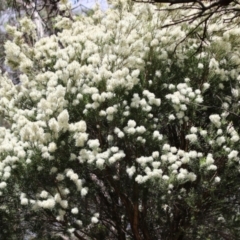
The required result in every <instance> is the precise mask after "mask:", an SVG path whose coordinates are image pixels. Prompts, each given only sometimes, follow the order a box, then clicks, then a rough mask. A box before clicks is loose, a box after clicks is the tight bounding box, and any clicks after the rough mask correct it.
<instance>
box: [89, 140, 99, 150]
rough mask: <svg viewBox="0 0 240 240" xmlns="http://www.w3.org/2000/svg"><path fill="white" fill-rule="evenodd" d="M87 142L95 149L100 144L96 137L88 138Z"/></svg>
mask: <svg viewBox="0 0 240 240" xmlns="http://www.w3.org/2000/svg"><path fill="white" fill-rule="evenodd" d="M87 144H88V146H89V147H90V148H92V149H96V148H98V147H99V146H100V143H99V140H98V139H90V140H88V142H87Z"/></svg>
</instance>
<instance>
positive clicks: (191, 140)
mask: <svg viewBox="0 0 240 240" xmlns="http://www.w3.org/2000/svg"><path fill="white" fill-rule="evenodd" d="M186 139H188V140H189V141H190V142H191V143H194V142H196V141H197V139H198V138H197V135H196V134H194V133H192V134H188V135H187V136H186Z"/></svg>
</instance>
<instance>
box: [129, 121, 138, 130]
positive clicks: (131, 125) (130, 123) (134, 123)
mask: <svg viewBox="0 0 240 240" xmlns="http://www.w3.org/2000/svg"><path fill="white" fill-rule="evenodd" d="M136 125H137V124H136V122H135V121H134V120H129V121H128V127H129V128H134V127H135V126H136Z"/></svg>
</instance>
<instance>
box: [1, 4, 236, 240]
mask: <svg viewBox="0 0 240 240" xmlns="http://www.w3.org/2000/svg"><path fill="white" fill-rule="evenodd" d="M177 14H181V12H178V13H177ZM171 19H172V16H171V14H169V13H167V12H161V11H155V8H154V7H152V6H151V5H143V4H132V3H131V2H130V3H128V2H126V1H118V2H116V3H115V5H114V6H113V8H112V9H109V11H108V12H107V13H106V14H104V13H103V12H101V11H99V10H96V11H94V12H93V15H91V16H75V17H73V18H72V19H70V18H66V17H58V18H57V20H56V25H55V27H56V28H57V29H58V30H59V32H58V33H57V34H56V35H55V34H52V35H51V36H49V37H45V38H42V39H40V40H38V38H37V34H36V32H35V25H34V24H33V23H32V22H31V21H30V20H29V19H27V18H24V19H22V20H21V21H20V23H19V24H20V25H19V27H18V28H16V27H10V28H9V33H10V34H11V36H12V39H13V40H12V41H7V42H6V44H5V51H6V63H7V64H8V65H9V66H10V67H11V68H13V69H16V70H18V71H19V72H20V73H21V74H20V81H21V84H20V85H18V86H14V85H13V84H12V81H11V80H9V79H8V77H7V76H6V75H2V76H1V88H0V112H1V114H2V115H3V116H4V118H5V120H6V121H8V124H9V128H7V127H1V129H0V130H1V131H0V143H1V144H0V157H1V162H0V189H1V196H0V204H1V205H0V211H1V214H0V216H10V217H11V216H12V219H14V218H13V217H15V216H17V215H16V214H17V213H18V214H19V215H18V216H21V218H22V219H24V221H22V226H21V229H22V231H27V230H28V231H30V232H33V233H35V234H36V239H41V238H43V239H46V238H47V239H50V237H52V238H66V236H68V237H69V238H70V239H120V240H125V239H136V240H141V239H144V240H145V239H149V240H150V239H151V240H152V239H159V238H160V239H166V240H168V239H169V240H181V239H189V240H190V239H195V238H200V239H237V238H238V237H239V236H240V233H239V230H240V229H239V194H238V189H239V187H240V186H239V181H237V179H238V178H239V62H240V58H239V41H238V38H239V31H238V29H237V28H231V29H226V30H225V32H224V34H222V32H221V31H222V30H223V29H222V25H221V21H223V20H222V19H220V18H216V19H212V20H211V21H210V22H209V24H210V25H209V31H211V32H210V33H211V34H209V35H208V36H207V37H206V42H205V44H204V45H202V48H201V49H199V43H200V42H201V39H199V38H198V37H197V35H194V34H189V33H190V32H191V31H192V29H194V28H195V27H196V26H198V24H199V22H200V21H201V19H199V20H197V21H196V22H194V23H193V24H192V25H188V24H186V23H184V22H183V23H181V24H180V25H178V26H169V27H167V28H162V26H164V25H166V24H167V23H168V22H169V21H171ZM198 21H199V22H198ZM199 31H202V30H201V29H200V30H199ZM185 36H189V37H188V38H186V40H185V41H181V39H183V38H184V37H185ZM29 38H31V40H32V44H29V41H27V40H28V39H29ZM176 43H178V47H176ZM6 198H7V199H6ZM7 200H8V201H7ZM10 200H11V201H10ZM13 202H14V203H16V204H17V205H13V204H12V203H13ZM16 206H17V207H16ZM10 219H11V218H10ZM9 225H11V226H14V222H13V221H10V222H9ZM12 229H14V228H12ZM12 234H16V235H18V234H19V233H18V232H17V231H15V232H14V231H12ZM49 235H50V236H49ZM19 236H20V235H19ZM20 238H21V237H20Z"/></svg>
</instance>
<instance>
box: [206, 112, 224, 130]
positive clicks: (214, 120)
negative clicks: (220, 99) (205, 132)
mask: <svg viewBox="0 0 240 240" xmlns="http://www.w3.org/2000/svg"><path fill="white" fill-rule="evenodd" d="M209 119H210V121H211V122H212V123H213V124H214V125H215V126H216V127H217V128H219V127H220V126H221V117H220V116H219V115H218V114H212V115H210V116H209Z"/></svg>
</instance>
